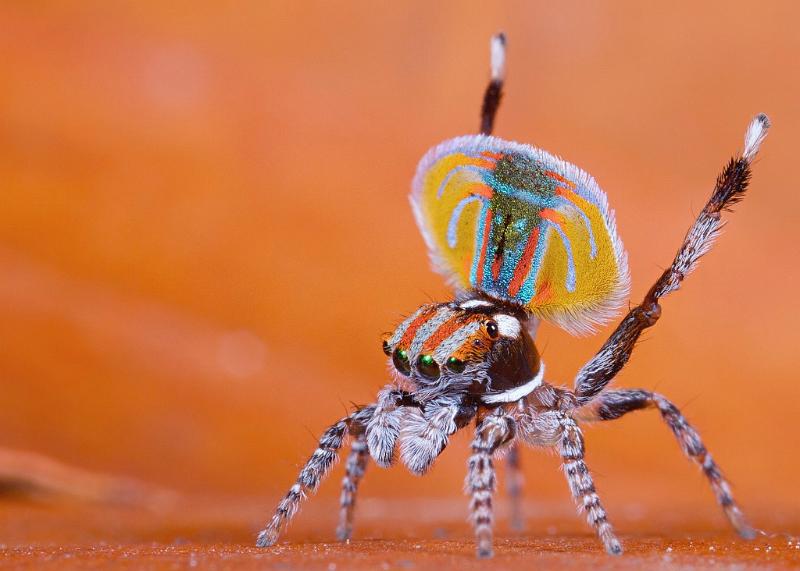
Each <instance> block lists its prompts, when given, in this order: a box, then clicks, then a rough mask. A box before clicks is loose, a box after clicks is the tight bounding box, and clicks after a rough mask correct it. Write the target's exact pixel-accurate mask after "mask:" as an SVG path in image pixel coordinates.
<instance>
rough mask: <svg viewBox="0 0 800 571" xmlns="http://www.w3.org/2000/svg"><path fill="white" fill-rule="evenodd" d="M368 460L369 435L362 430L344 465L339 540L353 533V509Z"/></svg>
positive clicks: (351, 446)
mask: <svg viewBox="0 0 800 571" xmlns="http://www.w3.org/2000/svg"><path fill="white" fill-rule="evenodd" d="M368 462H369V449H368V447H367V436H366V434H365V433H364V432H361V433H360V434H358V435H357V436H355V438H354V439H353V442H352V444H351V445H350V454H349V455H348V456H347V462H346V463H345V467H344V478H342V495H341V497H340V500H339V525H338V527H337V528H336V538H337V539H338V540H339V541H347V540H348V539H350V537H352V535H353V510H354V509H355V507H356V493H357V492H358V484H359V483H360V482H361V478H363V477H364V471H365V470H366V469H367V463H368Z"/></svg>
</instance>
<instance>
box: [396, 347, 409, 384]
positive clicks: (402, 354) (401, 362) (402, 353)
mask: <svg viewBox="0 0 800 571" xmlns="http://www.w3.org/2000/svg"><path fill="white" fill-rule="evenodd" d="M392 363H394V366H395V368H396V369H397V370H398V371H400V372H401V373H403V374H404V375H405V376H406V377H407V376H408V375H410V374H411V363H409V362H408V351H406V350H405V349H395V351H394V355H393V356H392Z"/></svg>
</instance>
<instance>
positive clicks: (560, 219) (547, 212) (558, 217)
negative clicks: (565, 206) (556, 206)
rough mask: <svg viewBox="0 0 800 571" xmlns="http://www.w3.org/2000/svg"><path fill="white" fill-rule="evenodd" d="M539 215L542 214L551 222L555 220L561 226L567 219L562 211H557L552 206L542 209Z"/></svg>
mask: <svg viewBox="0 0 800 571" xmlns="http://www.w3.org/2000/svg"><path fill="white" fill-rule="evenodd" d="M539 216H541V217H542V218H544V219H545V220H549V221H551V222H555V223H556V224H558V225H559V226H561V225H562V224H563V223H564V221H565V220H566V219H565V218H564V215H563V214H561V213H560V212H556V211H555V210H553V209H551V208H544V209H542V210H541V211H540V212H539Z"/></svg>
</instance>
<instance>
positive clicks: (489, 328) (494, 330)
mask: <svg viewBox="0 0 800 571" xmlns="http://www.w3.org/2000/svg"><path fill="white" fill-rule="evenodd" d="M485 325H486V333H488V334H489V337H491V338H492V339H497V337H498V336H499V335H500V329H499V328H498V327H497V323H496V322H495V321H492V320H491V319H490V320H489V321H487V322H486V323H485Z"/></svg>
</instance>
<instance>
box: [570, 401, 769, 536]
mask: <svg viewBox="0 0 800 571" xmlns="http://www.w3.org/2000/svg"><path fill="white" fill-rule="evenodd" d="M650 407H653V408H657V409H658V411H659V412H660V413H661V417H662V418H663V419H664V421H665V422H666V423H667V425H668V426H669V428H670V430H672V433H673V434H674V435H675V438H676V439H677V440H678V444H680V447H681V449H682V450H683V453H684V454H685V455H686V456H687V457H689V459H690V460H692V461H693V462H694V463H695V464H697V465H698V466H699V467H700V469H701V470H702V471H703V473H704V474H705V476H706V478H708V482H709V484H711V489H712V490H713V491H714V495H715V496H716V498H717V502H718V503H719V505H720V506H722V509H723V511H724V512H725V515H726V516H727V517H728V520H729V521H730V522H731V525H733V527H734V529H736V531H737V533H738V534H739V535H740V536H742V537H743V538H745V539H752V538H754V537H755V535H756V531H755V530H754V529H753V527H752V526H751V525H750V524H749V523H748V521H747V518H746V517H745V515H744V514H743V513H742V510H741V509H739V506H738V504H737V503H736V501H735V500H734V499H733V494H732V493H731V487H730V485H729V484H728V482H727V481H726V480H725V478H724V476H723V475H722V471H721V470H720V468H719V466H718V465H717V463H716V462H715V461H714V459H713V458H712V457H711V453H710V452H709V451H708V449H707V448H706V447H705V445H704V444H703V441H702V440H701V439H700V435H699V434H698V433H697V431H696V430H695V429H694V428H692V426H691V425H690V424H689V423H688V422H687V420H686V418H685V417H684V416H683V414H682V413H681V411H680V410H679V409H678V407H676V406H675V405H674V404H672V403H671V402H670V401H669V400H667V399H666V398H664V397H663V396H661V395H660V394H657V393H652V392H649V391H644V390H640V389H630V390H613V391H607V392H604V393H602V394H601V395H600V397H598V398H597V399H596V401H595V402H593V403H591V404H590V405H589V406H588V407H586V408H589V409H590V410H589V411H588V414H589V415H590V416H588V417H587V418H589V419H591V420H615V419H617V418H620V417H621V416H623V415H625V414H627V413H629V412H632V411H634V410H640V409H644V408H650Z"/></svg>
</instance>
